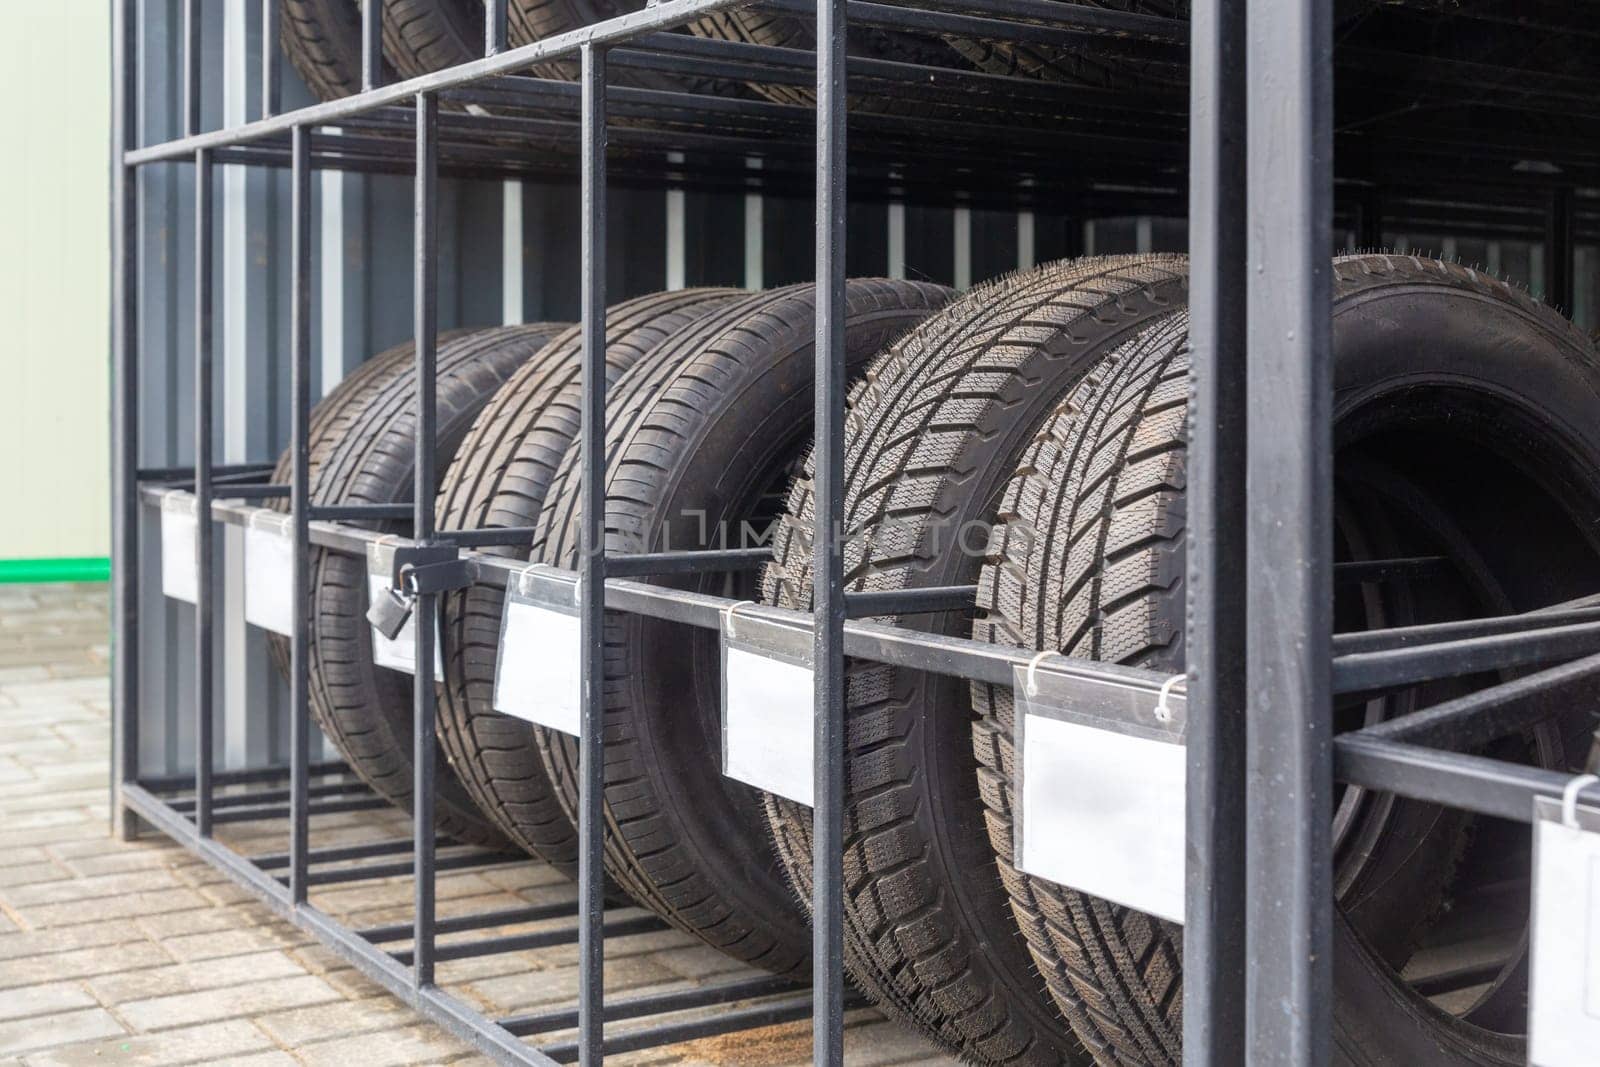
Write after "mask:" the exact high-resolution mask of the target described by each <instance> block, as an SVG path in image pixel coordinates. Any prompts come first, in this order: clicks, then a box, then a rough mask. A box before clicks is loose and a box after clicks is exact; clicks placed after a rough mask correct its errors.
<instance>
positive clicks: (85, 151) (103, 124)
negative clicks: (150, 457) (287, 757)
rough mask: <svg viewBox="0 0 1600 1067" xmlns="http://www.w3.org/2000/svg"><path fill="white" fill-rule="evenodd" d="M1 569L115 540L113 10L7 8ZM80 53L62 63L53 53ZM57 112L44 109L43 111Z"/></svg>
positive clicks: (94, 549) (95, 551) (0, 95)
mask: <svg viewBox="0 0 1600 1067" xmlns="http://www.w3.org/2000/svg"><path fill="white" fill-rule="evenodd" d="M0 40H7V41H12V42H16V46H15V47H13V48H11V49H10V50H9V54H8V56H7V59H6V62H5V63H3V64H0V130H4V131H5V134H6V137H7V141H8V144H7V146H6V148H5V151H4V156H5V157H6V158H5V165H4V166H0V324H3V327H0V328H3V334H0V365H3V367H4V374H5V377H4V385H3V387H0V501H3V502H4V503H3V504H0V513H3V514H4V516H5V522H4V523H0V560H17V559H41V558H59V557H69V556H96V557H103V556H105V555H106V554H107V550H108V545H109V543H110V526H109V523H110V518H109V488H108V480H107V479H108V472H107V456H108V453H107V448H108V443H107V442H108V422H109V408H108V404H109V398H108V389H107V379H108V373H107V367H108V358H109V349H108V329H109V326H108V323H109V305H108V300H109V288H108V287H109V279H108V275H107V263H108V259H107V254H108V249H109V236H108V205H109V191H110V177H109V168H108V165H107V146H108V144H109V140H108V139H109V136H110V133H109V121H110V108H111V103H110V99H111V98H110V73H109V69H108V68H109V64H108V62H107V61H108V58H109V55H110V52H109V48H110V24H109V22H108V19H107V15H106V6H105V5H104V4H101V3H90V2H86V0H73V2H70V3H51V4H37V3H0ZM68 42H70V47H71V48H72V49H73V51H74V52H75V53H76V54H77V55H78V56H79V57H81V61H80V62H75V63H72V64H70V66H69V65H66V64H64V63H63V62H62V59H61V56H60V54H59V53H58V49H59V48H61V47H66V46H68ZM46 104H48V106H46Z"/></svg>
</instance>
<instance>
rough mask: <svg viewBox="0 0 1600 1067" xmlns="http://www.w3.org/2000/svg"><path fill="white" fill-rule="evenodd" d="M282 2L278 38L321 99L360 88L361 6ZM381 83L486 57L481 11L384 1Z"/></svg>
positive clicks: (445, 2) (434, 1)
mask: <svg viewBox="0 0 1600 1067" xmlns="http://www.w3.org/2000/svg"><path fill="white" fill-rule="evenodd" d="M365 2H366V0H282V6H281V7H280V8H279V16H278V31H279V32H278V38H279V40H280V42H281V43H282V45H283V51H284V54H285V55H287V56H288V57H289V61H290V62H291V63H293V64H294V66H295V69H296V70H298V71H299V72H300V76H301V78H303V79H304V80H305V83H306V86H307V87H308V88H309V89H310V90H311V92H312V94H313V95H315V96H316V97H317V98H318V99H319V100H335V99H338V98H339V97H341V96H349V95H350V94H351V93H355V92H359V91H360V89H361V4H363V3H365ZM383 5H384V7H383V55H384V63H383V79H384V82H385V84H387V83H389V82H393V81H395V80H397V79H400V78H414V77H416V76H417V75H419V74H427V73H429V72H431V71H435V70H442V69H443V68H445V67H447V66H451V65H453V64H456V63H464V62H466V61H467V60H469V59H478V58H481V57H482V55H483V4H482V3H478V2H475V0H383Z"/></svg>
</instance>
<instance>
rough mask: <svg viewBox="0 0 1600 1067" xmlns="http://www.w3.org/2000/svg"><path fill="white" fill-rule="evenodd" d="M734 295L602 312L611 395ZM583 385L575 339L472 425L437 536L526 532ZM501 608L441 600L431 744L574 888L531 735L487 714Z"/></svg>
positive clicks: (453, 469) (490, 596) (510, 386)
mask: <svg viewBox="0 0 1600 1067" xmlns="http://www.w3.org/2000/svg"><path fill="white" fill-rule="evenodd" d="M739 295H741V293H740V291H739V290H734V289H683V290H678V291H676V292H670V293H654V294H651V295H649V296H641V297H638V298H636V299H633V300H627V301H624V302H622V303H619V304H616V305H613V306H612V307H610V308H608V309H607V311H606V378H607V381H608V383H609V382H612V381H615V380H616V379H617V378H618V377H619V376H620V375H621V374H623V372H625V371H627V370H628V369H629V368H630V367H632V366H634V365H635V364H636V363H638V362H639V361H640V360H642V359H644V358H645V357H646V356H648V355H649V354H650V353H651V352H653V351H654V350H655V349H656V348H657V347H658V346H659V345H660V344H661V342H662V341H663V340H665V339H666V338H669V337H671V336H673V335H674V334H675V333H677V332H678V331H679V330H680V329H682V328H683V327H685V326H688V325H690V324H691V323H694V322H696V321H697V320H699V319H701V318H702V317H704V316H706V315H708V314H710V313H711V312H713V311H715V310H716V309H717V308H719V307H721V306H723V305H725V304H727V303H728V302H729V301H731V300H733V299H735V298H736V297H737V296H739ZM581 375H582V337H581V334H580V333H579V329H578V327H573V328H571V329H569V330H567V331H566V332H564V333H562V334H560V335H559V336H557V337H556V338H555V339H554V340H553V341H551V342H550V344H549V345H547V346H546V347H545V348H544V349H543V350H542V351H541V352H540V353H539V354H538V355H537V356H535V357H534V358H533V359H531V360H529V361H528V362H526V363H524V364H523V365H522V367H521V368H519V369H518V370H517V372H516V373H515V374H513V375H512V376H511V378H510V380H508V381H507V382H506V383H505V385H504V386H503V387H502V388H501V389H500V390H499V392H497V393H496V394H495V396H494V398H493V400H492V401H491V402H490V403H489V404H488V405H487V406H486V407H484V409H483V411H482V412H481V413H480V414H479V416H478V418H477V419H476V421H474V423H473V425H472V430H471V432H470V433H468V435H467V438H466V440H465V441H464V442H463V443H462V445H461V447H460V449H458V450H457V452H456V455H455V459H454V461H453V462H451V464H450V468H449V470H448V471H447V472H446V473H445V476H444V478H443V479H442V480H441V482H440V489H439V508H438V517H439V524H440V526H441V528H447V529H480V528H485V527H501V528H504V527H526V526H532V525H533V524H534V522H535V521H536V520H537V519H538V517H539V514H540V512H541V510H542V509H543V507H544V504H545V501H546V498H547V495H548V490H549V488H550V484H551V480H552V478H553V477H554V475H555V472H556V467H557V465H558V464H559V463H560V462H561V459H562V457H563V456H564V455H565V454H566V452H567V450H568V449H569V448H570V447H571V446H572V444H573V442H574V441H576V440H577V437H578V429H579V421H580V420H579V412H580V410H581V399H582V378H581ZM481 551H483V552H486V553H489V554H493V555H501V556H506V557H509V558H514V559H526V558H527V556H528V548H527V547H526V546H525V545H524V546H502V547H497V548H489V549H482V550H481ZM504 603H505V594H504V592H503V591H502V590H500V589H497V588H494V587H492V586H485V585H473V586H469V587H468V588H467V589H464V590H460V591H458V592H454V593H450V594H447V595H446V596H445V597H444V598H443V618H444V623H443V626H442V632H441V641H442V644H443V650H444V679H445V681H444V685H443V686H442V687H441V688H440V695H439V715H438V720H437V721H438V731H439V740H440V742H441V743H442V744H443V746H444V751H445V753H446V754H447V755H448V757H449V760H450V765H451V766H452V767H453V768H455V771H456V775H457V777H458V778H460V780H461V781H462V782H463V783H465V785H466V789H467V791H468V792H469V793H470V794H471V795H472V798H473V799H474V800H475V801H476V802H477V805H478V807H479V808H480V809H481V810H482V811H483V812H484V813H485V814H487V815H488V816H489V817H490V818H491V819H492V820H493V821H494V823H495V824H496V825H497V826H498V827H499V828H500V830H501V832H502V833H504V834H506V835H507V836H509V837H510V838H511V839H512V840H513V841H515V842H516V843H517V844H518V845H520V846H522V847H523V848H524V849H526V850H527V851H528V852H529V853H531V854H532V855H535V856H537V857H539V858H541V859H543V860H545V861H546V862H548V863H550V864H552V865H553V866H555V867H556V868H557V869H559V870H561V871H563V872H564V873H566V874H568V875H570V876H573V877H576V874H577V868H576V864H577V855H578V853H577V847H578V846H577V828H576V824H575V823H574V822H573V821H572V820H571V819H570V818H569V816H568V812H567V811H566V809H565V808H563V807H562V806H561V805H560V804H559V803H558V802H557V801H556V799H555V797H554V786H552V784H551V783H550V780H549V777H548V775H547V774H546V773H545V767H544V763H543V761H542V760H541V759H540V758H539V754H538V750H537V748H536V747H535V741H534V736H533V726H532V725H531V724H530V723H527V722H524V721H522V720H521V719H515V718H512V717H510V716H508V715H501V714H499V713H498V712H496V711H495V710H494V672H495V662H496V654H497V648H498V645H499V634H500V619H501V615H502V613H503V610H504Z"/></svg>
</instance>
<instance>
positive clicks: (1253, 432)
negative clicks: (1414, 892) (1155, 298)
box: [1244, 0, 1333, 1067]
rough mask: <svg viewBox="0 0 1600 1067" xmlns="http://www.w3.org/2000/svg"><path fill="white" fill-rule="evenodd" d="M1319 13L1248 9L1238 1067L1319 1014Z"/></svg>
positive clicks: (1327, 594)
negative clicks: (1242, 1050)
mask: <svg viewBox="0 0 1600 1067" xmlns="http://www.w3.org/2000/svg"><path fill="white" fill-rule="evenodd" d="M1331 9H1332V0H1293V2H1287V0H1248V8H1247V11H1248V18H1247V20H1246V25H1247V27H1248V29H1247V36H1248V42H1249V44H1248V48H1247V54H1246V58H1245V66H1246V70H1247V72H1248V74H1247V77H1248V85H1249V103H1248V105H1247V107H1248V114H1249V119H1248V125H1249V131H1248V138H1247V140H1248V151H1249V164H1248V176H1247V188H1248V193H1247V195H1248V198H1249V199H1248V207H1249V235H1250V236H1249V256H1250V270H1249V272H1248V277H1249V292H1248V304H1247V308H1246V317H1247V325H1246V337H1247V348H1246V367H1247V374H1248V386H1247V387H1248V389H1249V401H1250V402H1249V419H1248V422H1249V425H1248V430H1247V433H1248V438H1249V444H1250V447H1249V449H1248V461H1247V470H1248V475H1247V479H1248V493H1249V506H1248V507H1247V508H1245V510H1244V514H1245V516H1246V518H1245V523H1246V531H1247V537H1248V545H1247V550H1246V553H1247V554H1246V566H1245V569H1244V574H1245V595H1246V600H1247V610H1248V619H1247V623H1246V639H1247V646H1248V652H1247V657H1246V670H1247V679H1248V684H1247V697H1248V702H1247V705H1246V729H1247V730H1248V752H1247V756H1246V761H1247V779H1246V782H1247V784H1246V790H1247V793H1246V804H1247V810H1248V811H1249V812H1250V821H1249V825H1248V826H1247V828H1246V838H1245V840H1246V849H1247V861H1246V862H1247V869H1246V893H1245V897H1244V901H1245V903H1244V907H1245V909H1246V920H1245V922H1246V937H1247V940H1248V944H1249V954H1250V964H1251V965H1250V967H1249V968H1248V970H1247V972H1246V978H1245V992H1246V1006H1245V1030H1246V1035H1247V1037H1246V1053H1247V1057H1248V1058H1247V1062H1248V1063H1251V1064H1295V1065H1297V1067H1324V1065H1326V1064H1327V1063H1328V1061H1329V1056H1330V1044H1331V1041H1330V1024H1331V1009H1330V1004H1331V1001H1332V984H1333V983H1332V979H1333V968H1332V954H1331V944H1332V921H1333V892H1332V867H1333V864H1332V845H1331V840H1330V834H1331V830H1330V823H1331V820H1332V803H1331V794H1332V791H1333V760H1332V736H1331V735H1332V723H1331V720H1332V711H1331V703H1330V698H1329V692H1330V688H1331V685H1330V683H1331V669H1330V644H1331V641H1330V636H1331V633H1332V628H1333V627H1332V617H1331V605H1332V603H1333V582H1332V562H1331V558H1330V557H1331V556H1332V551H1333V550H1332V545H1333V534H1332V503H1331V496H1332V475H1333V471H1332V451H1333V434H1332V430H1331V418H1332V416H1331V410H1330V409H1331V395H1332V367H1331V362H1332V359H1331V337H1330V335H1331V324H1330V314H1331V312H1330V299H1331V298H1330V292H1331V284H1330V277H1329V270H1330V258H1329V256H1330V251H1331V248H1332V240H1333V173H1332V154H1333V153H1332V140H1333V139H1332V110H1333V109H1332V85H1333V62H1332V17H1331Z"/></svg>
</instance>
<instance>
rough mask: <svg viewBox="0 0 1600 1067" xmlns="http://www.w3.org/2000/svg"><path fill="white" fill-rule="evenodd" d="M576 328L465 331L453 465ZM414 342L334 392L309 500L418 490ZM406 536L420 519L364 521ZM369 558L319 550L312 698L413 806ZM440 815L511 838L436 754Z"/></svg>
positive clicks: (442, 386)
mask: <svg viewBox="0 0 1600 1067" xmlns="http://www.w3.org/2000/svg"><path fill="white" fill-rule="evenodd" d="M564 329H566V326H565V324H562V323H539V324H536V325H530V326H508V327H503V328H498V329H491V330H482V331H479V332H476V333H459V332H458V333H456V334H453V335H449V336H451V337H452V339H450V340H448V341H445V342H444V343H442V344H440V346H439V350H438V357H437V368H438V382H437V405H438V406H437V411H438V426H437V438H436V440H437V446H436V456H437V461H438V462H439V463H440V464H443V463H447V462H448V461H449V459H450V457H451V456H452V455H453V454H454V453H455V449H456V447H457V446H458V445H459V444H460V443H461V440H462V438H463V437H464V436H465V435H466V432H467V428H468V426H469V425H470V424H471V422H472V419H473V418H474V416H476V414H477V413H478V411H479V409H480V408H482V407H483V405H484V404H485V403H487V402H488V400H489V398H490V396H491V395H493V393H494V392H495V390H496V389H498V388H499V387H500V385H501V384H503V383H504V382H505V381H506V379H507V378H509V377H510V376H511V374H512V372H513V371H515V370H516V368H517V367H518V366H520V365H521V364H522V363H523V362H524V361H526V360H527V359H528V358H530V357H531V356H533V355H534V354H535V353H536V352H538V351H539V350H540V349H542V348H543V347H544V346H545V345H546V344H547V343H548V342H549V341H550V339H551V338H552V337H554V336H556V335H557V334H558V333H560V332H561V331H562V330H564ZM412 354H413V347H412V345H411V344H409V343H407V344H405V345H401V346H398V347H396V348H392V349H389V350H388V351H386V352H384V353H383V354H381V355H379V356H377V357H374V358H373V359H371V360H368V361H367V362H366V363H364V364H363V365H362V366H361V367H360V368H358V369H357V370H356V371H354V372H352V373H351V374H350V375H349V376H348V377H347V378H345V379H344V380H343V381H342V382H340V383H339V385H338V386H337V387H336V388H335V389H334V390H333V391H331V392H330V393H329V394H328V395H327V396H326V397H325V398H324V399H323V400H322V402H321V403H319V404H318V405H317V407H316V409H315V411H314V412H313V415H312V420H311V427H310V444H311V455H310V459H311V463H310V489H311V502H312V504H313V505H315V506H328V505H336V504H403V503H408V502H410V501H411V499H412V486H413V480H412V479H413V470H414V459H415V456H416V416H415V412H416V390H415V379H416V376H415V374H414V373H413V363H412ZM290 461H291V457H290V455H289V453H287V452H286V453H285V454H284V455H283V457H281V458H280V459H279V461H278V469H277V472H276V474H275V478H274V480H275V481H277V482H280V483H282V482H287V481H288V480H289V471H290ZM355 525H361V526H365V527H367V528H369V529H376V530H382V531H384V532H389V533H397V534H403V533H404V532H406V531H407V530H408V529H409V527H410V524H409V523H406V522H395V521H384V522H371V523H357V524H355ZM366 609H367V581H366V562H365V561H364V560H362V559H358V558H355V557H352V556H347V555H343V554H340V553H336V552H329V551H326V550H323V549H319V548H313V549H312V555H311V619H310V632H309V637H308V647H309V649H310V679H311V690H310V703H311V711H312V714H313V715H315V717H316V719H317V722H318V723H319V724H320V725H321V727H322V729H323V732H324V733H326V734H327V736H328V737H329V739H330V740H332V741H333V743H334V745H335V746H336V747H337V748H338V749H339V751H340V753H341V754H342V755H343V756H344V757H345V759H346V760H348V761H349V763H350V766H351V769H352V770H354V771H355V772H356V774H358V775H359V776H360V777H361V778H362V780H363V781H365V782H366V783H367V784H368V785H370V786H371V787H372V788H373V789H374V790H375V791H376V792H377V793H378V794H379V795H381V796H383V797H385V798H386V799H388V800H390V801H392V802H393V803H394V804H396V805H397V806H399V807H401V808H403V809H405V810H407V811H410V810H411V797H412V786H413V776H414V770H413V768H414V764H413V762H412V751H413V749H412V737H413V733H412V729H411V726H412V690H411V686H412V679H411V678H410V677H409V676H407V675H405V674H402V673H399V672H397V671H392V670H388V669H386V668H382V667H378V666H376V665H375V664H374V663H373V659H372V628H371V626H370V625H369V624H368V622H367V619H366ZM271 647H272V650H273V655H274V658H275V659H276V660H277V661H278V663H279V665H280V667H282V668H283V669H284V670H285V671H287V669H288V644H287V642H286V641H285V640H284V639H283V638H274V639H273V641H272V643H271ZM437 766H438V779H437V789H436V794H437V795H436V797H435V812H436V820H435V824H436V825H437V827H438V829H439V832H440V833H441V834H442V835H444V836H446V837H448V838H451V839H453V840H456V841H461V842H472V843H479V844H494V845H499V844H503V843H504V842H503V838H502V837H501V835H500V834H499V832H498V831H497V830H496V829H495V828H494V827H493V825H492V824H491V823H490V822H489V821H488V820H487V819H485V818H484V816H483V814H482V813H481V812H480V811H478V809H477V807H476V806H475V805H474V804H473V802H472V800H471V798H470V797H468V796H467V793H466V790H465V789H464V788H463V787H462V785H461V783H460V781H458V780H457V778H456V777H455V776H454V775H453V774H451V773H450V770H449V764H448V762H447V761H446V760H442V759H441V760H438V761H437Z"/></svg>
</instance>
